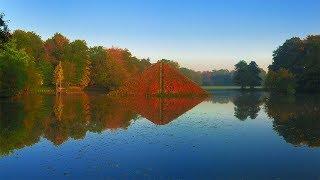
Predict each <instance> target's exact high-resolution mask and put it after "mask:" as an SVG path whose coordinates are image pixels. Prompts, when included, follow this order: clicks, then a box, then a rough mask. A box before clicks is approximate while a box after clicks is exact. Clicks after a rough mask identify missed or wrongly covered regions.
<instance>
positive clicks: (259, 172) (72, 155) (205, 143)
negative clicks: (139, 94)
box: [0, 91, 320, 179]
mask: <svg viewBox="0 0 320 180" xmlns="http://www.w3.org/2000/svg"><path fill="white" fill-rule="evenodd" d="M319 146H320V96H316V95H298V96H296V97H288V96H279V95H278V96H277V95H269V94H268V93H263V92H255V93H240V92H235V91H217V92H213V97H210V98H209V99H183V98H178V99H121V100H116V99H110V98H108V97H105V96H104V95H97V94H95V95H92V94H81V95H68V96H61V97H55V96H28V97H23V98H21V99H17V100H5V99H1V100H0V178H1V179H4V178H26V177H41V178H55V179H57V178H58V179H61V178H65V179H70V178H77V179H79V178H80V179H82V178H90V177H95V178H98V179H104V178H116V177H120V178H152V177H160V178H164V179H167V178H196V177H198V178H199V177H201V178H209V177H215V178H242V179H257V178H261V177H262V178H282V179H292V178H319V177H320V176H319V174H320V172H319V168H320V148H319Z"/></svg>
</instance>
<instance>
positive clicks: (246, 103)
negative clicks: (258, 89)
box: [233, 93, 263, 121]
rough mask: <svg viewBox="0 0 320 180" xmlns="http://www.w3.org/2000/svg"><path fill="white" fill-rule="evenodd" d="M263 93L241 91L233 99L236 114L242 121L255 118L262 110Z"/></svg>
mask: <svg viewBox="0 0 320 180" xmlns="http://www.w3.org/2000/svg"><path fill="white" fill-rule="evenodd" d="M262 102H263V101H262V94H261V93H241V94H240V95H238V96H236V97H235V98H234V99H233V104H234V105H235V107H234V116H235V117H236V118H238V119H239V120H241V121H244V120H246V119H247V118H248V117H250V119H255V118H256V117H257V116H258V113H259V111H260V105H262Z"/></svg>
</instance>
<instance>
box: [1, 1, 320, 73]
mask: <svg viewBox="0 0 320 180" xmlns="http://www.w3.org/2000/svg"><path fill="white" fill-rule="evenodd" d="M0 2H1V4H2V8H1V9H0V10H1V11H3V12H4V13H5V19H6V20H10V22H9V23H8V25H9V28H10V29H11V31H14V30H16V29H23V30H28V31H34V32H36V33H37V34H39V35H40V36H41V37H42V39H47V38H49V37H51V36H52V35H53V34H54V33H55V32H60V33H62V34H63V35H65V36H67V37H68V38H70V39H71V40H74V39H83V40H86V42H87V43H88V45H90V46H96V45H100V46H104V47H111V46H116V47H121V48H127V49H129V50H130V51H131V52H132V54H133V55H134V56H137V57H139V58H150V59H151V61H152V62H155V61H156V60H158V59H162V58H166V59H171V60H175V61H178V62H179V63H180V64H181V66H184V67H188V68H191V69H194V70H201V71H204V70H212V69H229V70H232V69H233V66H234V64H235V63H237V62H238V61H239V60H242V59H244V60H247V61H251V60H255V61H256V62H257V64H258V65H259V66H260V67H262V68H264V69H266V67H267V66H268V65H269V64H271V62H272V52H273V50H275V49H276V48H277V47H278V46H280V45H281V44H282V43H283V42H284V41H285V40H286V39H289V38H291V37H293V36H298V37H301V38H304V37H305V36H307V35H309V34H316V33H317V32H319V30H320V24H319V23H318V22H317V18H316V17H320V12H319V11H317V7H319V5H320V2H317V1H312V0H310V1H303V2H298V1H288V0H284V1H281V2H278V1H276V0H272V1H268V2H259V1H258V0H256V1H255V0H248V1H242V2H238V1H227V2H225V1H213V2H211V1H210V2H208V1H204V0H201V1H178V0H175V1H167V2H166V3H164V2H163V1H161V3H160V2H159V1H158V2H150V1H135V2H133V1H128V0H121V1H117V2H114V1H92V2H85V1H63V2H62V1H45V2H43V1H39V0H38V1H37V0H33V1H28V2H25V1H19V0H13V1H6V0H0ZM182 2H183V3H182ZM299 12H303V13H299Z"/></svg>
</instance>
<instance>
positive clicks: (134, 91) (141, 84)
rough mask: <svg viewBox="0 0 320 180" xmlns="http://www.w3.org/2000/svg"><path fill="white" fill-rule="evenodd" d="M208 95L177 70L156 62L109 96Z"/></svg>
mask: <svg viewBox="0 0 320 180" xmlns="http://www.w3.org/2000/svg"><path fill="white" fill-rule="evenodd" d="M207 94H208V93H207V92H206V91H205V90H203V89H202V88H201V87H200V86H199V85H197V84H196V83H195V82H193V81H192V80H190V79H189V78H187V77H186V76H184V75H183V74H181V73H180V72H179V70H178V69H176V68H173V67H171V66H170V65H169V64H167V63H164V62H158V63H155V64H153V65H152V66H150V67H149V68H147V69H145V70H144V71H143V72H141V73H140V74H137V75H135V76H134V77H132V78H130V79H129V80H128V81H127V82H125V83H124V84H123V86H121V87H120V88H119V89H117V90H115V91H112V92H110V93H109V95H119V96H202V95H207Z"/></svg>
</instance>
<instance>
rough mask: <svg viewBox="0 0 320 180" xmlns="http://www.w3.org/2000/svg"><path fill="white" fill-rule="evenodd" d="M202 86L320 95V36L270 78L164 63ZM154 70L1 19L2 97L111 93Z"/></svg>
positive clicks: (288, 47) (288, 53)
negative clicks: (11, 25)
mask: <svg viewBox="0 0 320 180" xmlns="http://www.w3.org/2000/svg"><path fill="white" fill-rule="evenodd" d="M158 61H162V62H166V63H169V64H171V65H172V66H173V67H175V68H177V69H179V70H180V72H181V73H182V74H184V75H185V76H187V77H188V78H190V79H191V80H193V81H194V82H196V83H197V84H199V85H202V86H231V85H237V86H240V87H241V88H242V89H245V88H247V87H250V89H254V87H256V86H262V85H264V86H265V88H266V89H268V90H270V91H273V92H281V93H295V92H297V91H310V92H311V91H313V92H314V91H317V92H318V91H319V90H320V36H319V35H310V36H308V37H307V38H305V39H300V38H298V37H293V38H291V39H289V40H287V41H286V42H285V43H284V44H283V45H281V46H279V47H278V48H277V49H276V50H275V51H274V52H273V62H272V64H271V65H270V66H269V67H268V73H266V72H265V71H264V70H263V69H262V68H260V67H259V66H258V65H257V63H256V62H255V61H251V62H250V63H247V61H244V60H241V61H239V62H238V63H237V64H236V65H235V66H234V70H232V71H229V70H226V69H220V70H212V71H203V72H200V71H195V70H192V69H188V68H185V67H181V66H180V65H179V63H178V62H177V61H174V60H168V59H160V60H158ZM150 65H151V62H150V59H149V58H141V59H140V58H137V57H135V56H134V55H133V54H132V53H131V52H130V51H129V50H128V49H123V48H118V47H110V48H105V47H103V46H93V47H89V46H88V45H87V43H86V41H85V40H80V39H76V40H73V41H71V40H70V39H68V38H67V37H65V36H64V35H62V34H61V33H55V34H54V35H53V36H52V37H50V38H48V39H46V40H43V39H42V38H41V37H40V35H38V34H36V33H35V32H30V31H24V30H20V29H18V30H15V31H13V32H11V31H10V30H9V28H8V26H7V21H6V20H5V18H4V14H0V75H1V76H0V96H6V97H8V96H15V95H19V94H24V93H29V92H39V91H45V90H52V91H54V90H55V88H61V87H63V88H66V89H69V90H70V91H82V90H84V89H90V88H91V89H92V88H94V89H102V90H104V91H111V90H114V89H116V88H118V87H119V86H121V85H122V84H123V83H124V82H125V81H126V80H127V79H128V78H129V77H131V76H132V75H134V74H136V73H139V72H142V71H143V70H144V69H146V68H147V67H149V66H150Z"/></svg>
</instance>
